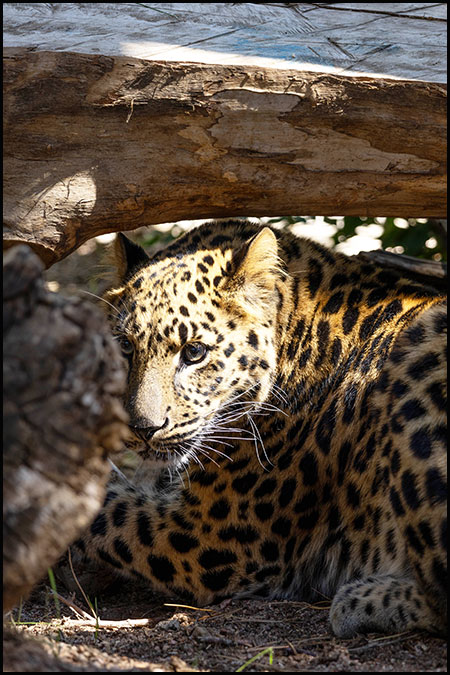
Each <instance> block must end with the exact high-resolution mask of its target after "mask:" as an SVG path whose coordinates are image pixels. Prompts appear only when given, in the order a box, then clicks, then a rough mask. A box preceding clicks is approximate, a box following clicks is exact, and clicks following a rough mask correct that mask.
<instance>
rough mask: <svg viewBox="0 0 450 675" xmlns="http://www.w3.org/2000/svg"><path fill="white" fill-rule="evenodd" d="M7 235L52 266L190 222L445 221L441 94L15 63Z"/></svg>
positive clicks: (257, 72)
mask: <svg viewBox="0 0 450 675" xmlns="http://www.w3.org/2000/svg"><path fill="white" fill-rule="evenodd" d="M4 61H5V79H4V87H5V95H4V101H5V126H6V128H5V159H4V176H5V180H4V208H5V216H4V222H5V225H6V226H7V229H6V232H5V239H6V242H7V244H8V245H11V244H13V243H18V242H27V243H29V244H30V245H31V246H32V247H33V248H34V249H35V251H36V252H38V253H39V255H40V256H41V258H42V259H43V260H44V262H45V263H46V265H50V264H52V263H53V262H55V261H57V260H59V259H61V258H63V257H64V256H66V255H68V254H69V253H70V252H71V251H73V250H74V249H75V248H76V247H77V246H79V245H80V244H81V243H82V242H84V241H86V240H87V239H89V238H91V237H93V236H96V235H98V234H101V233H104V232H111V231H118V230H130V229H134V228H136V227H138V226H141V225H151V224H153V223H158V222H166V221H170V220H181V219H184V218H205V217H225V216H239V215H249V216H250V215H255V216H262V215H264V216H268V215H284V214H310V215H316V214H319V215H332V214H335V213H340V214H343V215H358V216H362V215H386V214H391V215H394V214H395V215H396V216H402V215H403V216H407V217H412V216H417V217H419V216H436V217H441V216H443V215H444V214H445V209H446V197H445V194H446V184H445V171H446V163H445V162H446V153H445V129H446V88H445V87H444V86H443V85H438V84H430V83H423V82H422V83H421V82H415V83H414V87H411V86H410V83H408V82H401V81H397V80H388V79H381V78H380V79H378V80H377V85H376V86H374V84H373V80H372V79H371V78H356V77H341V76H338V75H323V74H322V75H317V74H314V73H309V72H298V71H285V70H271V69H263V68H260V67H250V66H248V67H247V66H228V67H225V66H220V65H201V64H187V63H185V64H173V63H159V62H148V61H141V60H138V59H131V58H124V57H117V58H110V57H105V56H93V55H82V54H71V53H68V52H60V53H46V52H37V53H34V52H27V51H23V50H19V51H17V50H10V49H9V50H6V57H5V59H4Z"/></svg>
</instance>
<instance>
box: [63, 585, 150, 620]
mask: <svg viewBox="0 0 450 675" xmlns="http://www.w3.org/2000/svg"><path fill="white" fill-rule="evenodd" d="M56 595H57V597H58V600H60V601H61V602H62V603H64V604H65V605H67V606H68V607H70V609H72V610H73V611H74V612H76V613H77V614H79V615H80V616H81V617H82V618H81V619H78V620H77V622H78V623H80V625H85V624H88V625H89V626H96V627H98V628H120V627H125V628H127V627H129V628H131V627H133V626H148V624H149V620H148V619H124V620H123V621H104V620H103V619H96V618H95V617H93V616H91V615H90V614H88V613H87V612H85V611H84V610H83V609H81V607H78V605H75V603H73V602H72V601H71V600H67V598H65V597H63V596H62V595H60V594H59V593H56Z"/></svg>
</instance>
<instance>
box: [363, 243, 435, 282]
mask: <svg viewBox="0 0 450 675" xmlns="http://www.w3.org/2000/svg"><path fill="white" fill-rule="evenodd" d="M357 257H358V258H362V259H363V260H370V261H371V262H374V263H376V264H377V265H380V266H381V267H390V268H391V269H394V270H397V271H398V272H400V273H401V274H402V275H403V276H404V277H407V278H409V279H413V280H415V281H419V282H420V283H422V284H427V285H429V286H433V287H434V288H438V289H439V290H442V291H444V290H446V289H447V263H445V262H438V261H437V260H422V259H421V258H414V257H413V256H410V255H403V254H402V255H398V254H396V253H390V252H389V251H381V250H376V251H362V252H361V253H358V256H357Z"/></svg>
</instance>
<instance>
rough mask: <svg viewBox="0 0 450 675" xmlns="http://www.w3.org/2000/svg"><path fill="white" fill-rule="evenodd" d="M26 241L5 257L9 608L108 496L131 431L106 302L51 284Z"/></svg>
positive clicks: (5, 542) (6, 588) (6, 584)
mask: <svg viewBox="0 0 450 675" xmlns="http://www.w3.org/2000/svg"><path fill="white" fill-rule="evenodd" d="M42 269H43V265H42V262H41V261H40V260H39V258H38V257H37V256H36V255H35V254H34V253H33V252H32V251H31V250H30V249H29V247H27V246H18V247H15V248H13V249H12V250H11V251H8V252H7V254H6V255H5V258H4V268H3V272H4V326H3V330H4V342H3V351H4V407H3V423H4V432H3V434H4V437H3V443H4V451H3V469H4V474H3V476H4V479H3V480H4V482H3V498H4V502H3V504H4V507H3V518H4V520H3V523H4V538H3V608H4V610H8V609H10V608H11V607H12V606H14V604H16V603H17V602H18V601H19V600H20V598H21V597H22V596H25V595H26V594H27V593H28V592H29V591H30V589H31V588H32V586H33V585H34V583H36V582H37V581H39V580H40V579H41V578H42V576H43V575H44V574H45V573H46V570H47V567H48V566H50V565H52V564H53V563H54V562H55V561H56V560H57V559H58V558H59V557H60V555H61V554H62V553H63V552H64V550H65V548H66V547H67V546H68V545H69V544H70V543H71V542H72V541H73V540H74V539H75V538H76V537H77V536H79V534H80V533H81V532H82V530H83V529H84V528H85V527H86V526H87V525H88V524H89V521H90V520H92V518H93V517H94V515H95V513H96V511H98V509H99V508H100V506H101V503H102V500H103V496H104V486H105V483H106V480H107V477H108V474H109V463H108V460H107V453H108V452H109V451H113V450H118V449H119V447H120V446H121V443H122V440H123V438H124V435H125V434H126V429H127V427H126V424H125V422H126V415H125V412H124V410H123V408H122V404H121V402H120V397H121V395H122V393H123V390H124V387H125V374H124V372H123V366H122V359H121V357H120V354H119V351H118V349H117V346H116V344H115V343H114V342H113V339H112V337H110V336H109V334H108V331H107V328H106V325H105V319H104V317H103V315H102V314H101V312H100V310H99V309H98V308H96V307H94V306H93V305H91V304H89V303H88V302H87V301H80V300H78V299H76V298H73V299H68V298H63V297H61V296H58V295H56V294H54V293H50V292H48V291H47V290H46V289H45V288H44V285H43V282H42V280H41V273H42Z"/></svg>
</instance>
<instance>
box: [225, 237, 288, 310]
mask: <svg viewBox="0 0 450 675" xmlns="http://www.w3.org/2000/svg"><path fill="white" fill-rule="evenodd" d="M233 263H234V274H233V275H232V278H231V279H230V282H229V286H228V288H229V291H231V293H232V296H233V301H234V302H236V303H237V304H239V305H240V306H241V308H242V309H244V310H245V311H246V312H247V313H248V314H250V315H253V316H255V317H261V318H263V317H264V310H265V308H267V304H268V303H270V302H271V301H272V300H273V299H274V297H275V283H276V281H277V279H279V278H280V276H282V275H283V267H282V261H281V259H280V257H279V255H278V242H277V238H276V236H275V234H274V233H273V231H272V230H271V229H270V228H268V227H264V228H263V229H262V230H261V231H260V232H258V234H257V235H256V236H255V237H253V238H252V239H250V241H248V242H246V243H245V244H244V246H242V247H241V248H240V249H239V250H238V251H237V253H236V255H235V257H234V261H233Z"/></svg>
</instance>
